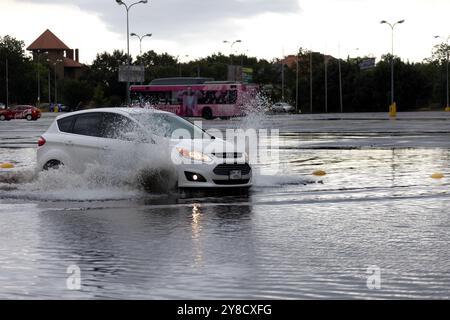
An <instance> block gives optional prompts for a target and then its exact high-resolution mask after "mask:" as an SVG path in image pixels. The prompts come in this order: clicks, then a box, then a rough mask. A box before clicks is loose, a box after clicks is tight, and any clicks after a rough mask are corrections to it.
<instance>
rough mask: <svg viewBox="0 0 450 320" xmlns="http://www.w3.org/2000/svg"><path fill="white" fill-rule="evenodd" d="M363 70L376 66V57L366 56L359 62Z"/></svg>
mask: <svg viewBox="0 0 450 320" xmlns="http://www.w3.org/2000/svg"><path fill="white" fill-rule="evenodd" d="M359 68H360V69H361V70H368V69H373V68H375V58H366V59H364V60H362V61H361V62H360V63H359Z"/></svg>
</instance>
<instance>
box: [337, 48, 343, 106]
mask: <svg viewBox="0 0 450 320" xmlns="http://www.w3.org/2000/svg"><path fill="white" fill-rule="evenodd" d="M338 61H339V65H338V67H339V105H340V107H341V113H343V112H344V103H343V101H342V66H341V44H340V43H339V60H338Z"/></svg>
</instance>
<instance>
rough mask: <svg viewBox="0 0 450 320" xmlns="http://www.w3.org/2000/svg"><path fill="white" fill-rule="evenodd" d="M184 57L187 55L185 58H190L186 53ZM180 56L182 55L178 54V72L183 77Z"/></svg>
mask: <svg viewBox="0 0 450 320" xmlns="http://www.w3.org/2000/svg"><path fill="white" fill-rule="evenodd" d="M184 57H185V58H189V55H188V54H186V55H184ZM179 58H180V55H177V61H178V74H179V77H180V78H181V77H182V73H181V59H179Z"/></svg>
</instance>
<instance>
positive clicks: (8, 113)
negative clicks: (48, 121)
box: [0, 105, 41, 121]
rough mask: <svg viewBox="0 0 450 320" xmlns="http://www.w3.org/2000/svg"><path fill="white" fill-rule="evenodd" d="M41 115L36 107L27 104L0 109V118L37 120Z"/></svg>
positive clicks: (2, 119)
mask: <svg viewBox="0 0 450 320" xmlns="http://www.w3.org/2000/svg"><path fill="white" fill-rule="evenodd" d="M40 117H41V112H40V111H39V109H38V108H35V107H33V106H28V105H18V106H14V107H10V108H8V109H4V110H0V120H1V121H4V120H12V119H27V120H28V121H31V120H37V119H39V118H40Z"/></svg>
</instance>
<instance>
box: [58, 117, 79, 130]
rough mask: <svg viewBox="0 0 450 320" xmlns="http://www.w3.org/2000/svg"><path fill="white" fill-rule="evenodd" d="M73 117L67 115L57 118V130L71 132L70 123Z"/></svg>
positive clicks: (71, 123)
mask: <svg viewBox="0 0 450 320" xmlns="http://www.w3.org/2000/svg"><path fill="white" fill-rule="evenodd" d="M74 119H75V117H67V118H62V119H59V120H58V121H57V123H58V128H59V131H61V132H66V133H72V125H73V120H74Z"/></svg>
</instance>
